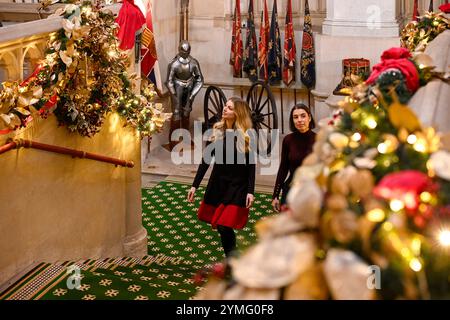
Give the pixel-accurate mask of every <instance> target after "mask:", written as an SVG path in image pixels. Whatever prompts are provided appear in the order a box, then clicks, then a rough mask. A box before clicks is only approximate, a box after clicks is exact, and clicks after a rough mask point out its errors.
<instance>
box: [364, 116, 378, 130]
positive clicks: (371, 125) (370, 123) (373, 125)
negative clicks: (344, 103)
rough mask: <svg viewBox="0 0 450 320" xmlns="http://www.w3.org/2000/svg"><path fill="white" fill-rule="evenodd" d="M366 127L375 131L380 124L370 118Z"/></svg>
mask: <svg viewBox="0 0 450 320" xmlns="http://www.w3.org/2000/svg"><path fill="white" fill-rule="evenodd" d="M366 125H367V127H368V128H369V129H375V128H376V127H377V126H378V123H377V122H376V120H375V119H374V118H373V117H369V118H367V119H366Z"/></svg>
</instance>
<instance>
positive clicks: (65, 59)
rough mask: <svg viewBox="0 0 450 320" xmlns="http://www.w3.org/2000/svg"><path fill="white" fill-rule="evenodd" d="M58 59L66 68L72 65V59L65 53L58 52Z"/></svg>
mask: <svg viewBox="0 0 450 320" xmlns="http://www.w3.org/2000/svg"><path fill="white" fill-rule="evenodd" d="M59 57H60V58H61V60H62V61H63V62H64V63H65V65H66V66H67V67H70V65H71V64H72V62H73V60H72V57H70V56H69V55H67V51H60V52H59Z"/></svg>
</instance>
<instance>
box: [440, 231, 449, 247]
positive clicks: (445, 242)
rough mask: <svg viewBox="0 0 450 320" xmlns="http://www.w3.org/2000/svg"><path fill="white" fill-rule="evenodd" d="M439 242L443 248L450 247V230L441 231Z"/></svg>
mask: <svg viewBox="0 0 450 320" xmlns="http://www.w3.org/2000/svg"><path fill="white" fill-rule="evenodd" d="M438 240H439V243H440V244H441V245H442V246H443V247H450V230H441V231H439V234H438Z"/></svg>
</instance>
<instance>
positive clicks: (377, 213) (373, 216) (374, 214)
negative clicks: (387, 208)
mask: <svg viewBox="0 0 450 320" xmlns="http://www.w3.org/2000/svg"><path fill="white" fill-rule="evenodd" d="M385 217H386V215H385V214H384V211H383V210H382V209H380V208H376V209H373V210H370V211H369V212H367V219H368V220H369V221H372V222H381V221H383V220H384V218H385Z"/></svg>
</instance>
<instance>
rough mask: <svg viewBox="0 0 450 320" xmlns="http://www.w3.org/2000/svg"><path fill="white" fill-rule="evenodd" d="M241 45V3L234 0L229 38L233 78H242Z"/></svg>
mask: <svg viewBox="0 0 450 320" xmlns="http://www.w3.org/2000/svg"><path fill="white" fill-rule="evenodd" d="M242 56H243V45H242V35H241V1H240V0H236V8H235V9H234V18H233V36H232V38H231V54H230V64H231V65H232V66H233V77H235V78H242Z"/></svg>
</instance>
